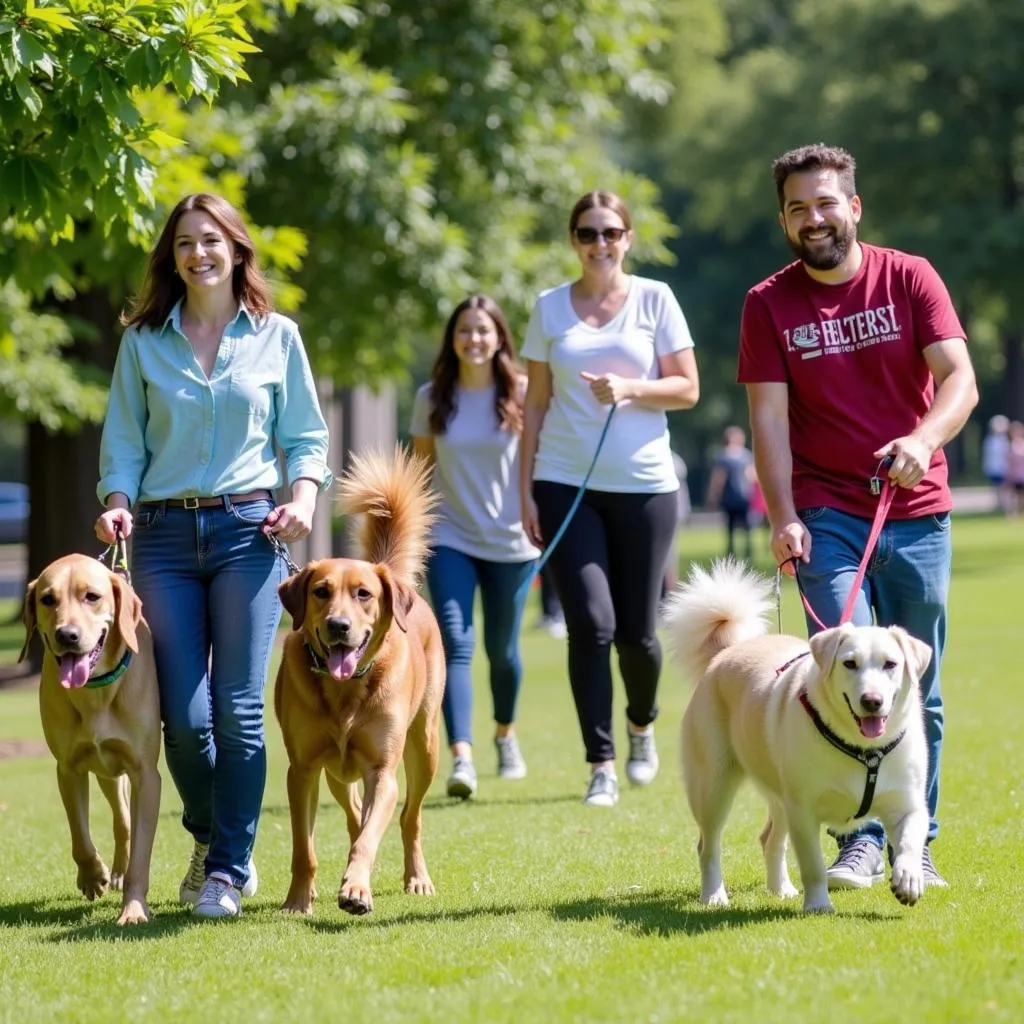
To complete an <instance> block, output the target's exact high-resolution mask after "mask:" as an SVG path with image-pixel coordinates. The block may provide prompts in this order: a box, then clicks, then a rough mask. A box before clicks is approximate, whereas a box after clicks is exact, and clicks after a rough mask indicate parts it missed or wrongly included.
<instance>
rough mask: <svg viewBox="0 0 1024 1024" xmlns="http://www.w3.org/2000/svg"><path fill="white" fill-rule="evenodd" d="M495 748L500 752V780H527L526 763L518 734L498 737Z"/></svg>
mask: <svg viewBox="0 0 1024 1024" xmlns="http://www.w3.org/2000/svg"><path fill="white" fill-rule="evenodd" d="M494 747H495V749H496V750H497V751H498V778H499V779H525V778H526V762H525V761H524V760H523V752H522V751H521V750H520V749H519V740H517V739H516V734H515V733H514V732H510V733H509V734H508V735H507V736H501V737H496V738H495V740H494Z"/></svg>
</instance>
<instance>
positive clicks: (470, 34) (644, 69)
mask: <svg viewBox="0 0 1024 1024" xmlns="http://www.w3.org/2000/svg"><path fill="white" fill-rule="evenodd" d="M274 13H275V20H274V22H273V23H272V24H270V25H268V26H267V29H266V31H264V32H260V33H257V34H256V36H255V38H256V41H257V43H258V45H259V46H260V49H261V51H262V52H261V54H260V55H259V56H257V57H254V58H253V60H252V61H251V62H250V64H249V65H248V66H249V69H250V71H251V74H252V77H253V87H246V88H244V89H239V90H231V91H230V92H229V94H228V95H229V96H230V103H228V104H227V105H226V106H225V108H224V109H223V111H222V112H221V115H220V116H221V118H222V119H223V120H224V121H226V122H230V123H231V124H233V125H236V126H238V125H244V126H245V127H244V128H243V129H242V132H243V134H244V136H245V140H246V141H245V144H244V146H243V147H242V152H241V153H239V154H235V155H233V156H230V157H228V158H227V162H228V164H229V165H231V166H233V167H235V168H236V169H237V170H238V171H239V172H240V173H242V174H243V175H244V176H245V177H246V179H247V181H248V182H249V193H248V194H249V208H250V211H251V212H252V213H253V215H254V217H255V218H256V219H257V220H266V219H270V218H274V217H277V218H283V217H287V219H288V221H289V223H292V224H295V225H296V226H298V227H299V228H301V230H302V231H303V232H304V233H305V235H306V237H307V239H308V243H309V257H308V258H307V260H306V261H305V263H304V265H303V267H302V270H301V271H300V272H299V274H298V276H297V280H298V283H299V284H300V285H301V286H302V288H303V289H304V290H305V292H306V301H305V303H304V304H303V308H302V313H301V322H302V327H303V332H304V336H305V337H306V339H307V342H308V343H309V345H310V348H311V350H312V351H313V352H314V355H315V358H316V361H317V364H318V367H319V368H320V369H321V370H324V371H326V372H328V373H330V374H331V375H332V376H334V377H335V379H337V380H340V381H342V382H344V383H351V382H353V381H366V380H369V381H373V380H375V379H380V378H381V377H383V376H390V375H393V374H396V373H399V374H400V373H402V372H403V371H406V370H407V368H408V365H409V359H410V356H411V351H412V348H413V346H414V342H415V340H416V339H417V338H418V337H421V336H428V337H429V339H430V341H429V344H430V346H431V347H432V346H433V345H435V344H436V339H437V335H438V332H439V329H440V322H441V320H442V318H443V316H444V315H445V314H446V312H447V310H448V309H450V308H451V306H452V305H454V303H455V302H457V301H458V300H459V299H460V298H461V297H462V296H463V295H464V294H466V293H467V292H469V291H470V290H473V289H476V288H483V289H486V290H488V291H490V292H492V293H493V294H494V295H495V296H496V297H497V298H499V300H501V301H502V302H504V303H505V304H506V305H507V306H508V307H509V312H510V314H512V315H513V319H514V320H515V321H516V322H517V323H520V324H521V323H523V322H524V320H525V311H526V309H527V308H528V306H529V304H530V303H531V302H532V301H533V299H534V298H535V297H536V293H537V290H538V289H539V288H540V287H543V286H550V285H553V284H555V283H557V282H558V281H559V280H561V279H562V278H563V277H564V275H565V274H566V273H567V272H568V271H569V269H570V266H571V263H570V262H569V261H571V252H570V250H569V247H568V246H567V245H566V244H565V243H566V238H567V216H568V212H569V208H570V205H571V203H572V202H573V200H574V199H575V198H576V196H577V195H578V194H579V193H580V192H582V191H584V190H586V189H591V188H611V189H616V190H618V191H621V192H622V193H623V195H625V196H626V198H627V200H628V201H629V202H630V203H631V205H632V206H633V207H634V209H635V211H636V213H637V220H638V223H637V231H638V236H639V241H640V245H639V247H638V248H639V249H640V251H641V252H642V253H643V254H644V255H645V256H646V257H647V258H648V259H650V260H653V261H662V260H665V259H667V258H669V256H668V252H667V250H666V249H665V247H664V244H663V240H664V239H665V238H666V237H667V236H668V235H669V234H670V233H671V228H670V226H669V224H668V223H667V221H666V220H665V218H664V216H663V215H662V214H661V213H660V211H659V209H658V203H657V199H658V195H657V190H656V188H655V187H654V186H653V184H652V183H651V182H650V181H649V180H646V179H644V178H643V177H641V176H638V175H635V174H629V173H625V172H623V171H622V169H621V168H620V166H619V161H618V160H617V154H616V152H615V140H616V138H617V136H618V133H619V130H620V125H619V123H618V118H619V106H618V103H617V99H618V98H619V97H621V96H624V95H627V94H628V95H633V96H636V97H640V98H643V99H645V100H664V99H665V98H666V97H667V90H666V85H665V81H664V79H663V78H662V77H660V76H659V75H658V74H656V73H655V72H654V71H653V70H652V68H651V58H652V55H653V54H654V53H655V51H656V50H657V49H658V48H659V47H660V46H662V45H663V44H664V42H665V40H666V32H665V28H664V26H663V25H662V23H661V20H660V15H659V6H658V4H657V3H656V2H655V0H562V2H559V3H550V4H523V3H520V2H518V0H449V2H447V3H444V4H423V3H421V2H419V0H394V2H389V3H381V2H363V3H353V4H343V3H337V2H335V0H305V2H301V3H300V4H299V5H298V7H297V9H296V11H295V14H294V16H290V17H289V16H288V15H287V12H284V11H281V10H276V11H275V12H274ZM242 154H244V155H242Z"/></svg>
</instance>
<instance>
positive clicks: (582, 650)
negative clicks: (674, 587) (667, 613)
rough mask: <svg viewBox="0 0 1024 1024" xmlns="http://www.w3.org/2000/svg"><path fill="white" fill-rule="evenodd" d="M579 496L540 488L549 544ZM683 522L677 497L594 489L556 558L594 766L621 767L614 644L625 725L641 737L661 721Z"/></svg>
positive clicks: (536, 491) (572, 675)
mask: <svg viewBox="0 0 1024 1024" xmlns="http://www.w3.org/2000/svg"><path fill="white" fill-rule="evenodd" d="M576 491H577V488H575V487H570V486H568V485H567V484H555V483H549V482H547V481H544V480H538V481H535V482H534V485H533V496H534V499H535V500H536V502H537V512H538V515H539V517H540V528H541V531H542V532H543V534H544V536H545V538H552V537H554V535H555V533H556V532H557V530H558V528H559V526H560V525H561V524H562V521H563V520H564V519H565V516H566V513H567V512H568V511H569V506H570V505H571V504H572V502H573V499H574V498H575V496H576ZM678 514H679V513H678V503H677V500H676V495H675V493H674V492H673V493H668V494H616V493H611V492H608V491H589V490H588V491H586V492H585V493H584V496H583V500H582V501H581V502H580V506H579V508H578V509H577V510H576V513H575V515H574V516H573V518H572V520H571V521H570V523H569V527H568V529H567V530H566V531H565V534H564V535H563V537H562V539H561V540H560V541H559V543H558V546H557V547H556V548H555V550H554V553H553V554H552V556H551V561H550V562H549V565H550V566H551V569H552V571H553V573H554V576H555V582H556V585H557V587H558V596H559V597H560V598H561V599H562V607H563V609H564V611H565V621H566V625H567V626H568V630H569V681H570V683H571V685H572V695H573V699H574V700H575V702H576V713H577V715H578V716H579V721H580V730H581V731H582V733H583V743H584V746H585V747H586V751H587V761H589V762H590V763H591V764H596V763H600V762H602V761H614V760H615V742H614V739H613V730H612V668H611V645H612V643H614V644H615V650H616V652H617V653H618V656H619V671H620V673H621V674H622V681H623V682H624V683H625V687H626V717H627V718H628V719H629V721H630V722H632V723H633V725H636V726H639V727H641V728H642V727H644V726H647V725H649V724H650V723H651V722H653V721H654V719H655V718H656V717H657V714H658V707H657V694H658V676H659V675H660V674H661V645H660V644H659V642H658V637H657V635H656V633H655V626H656V624H657V617H658V601H659V599H660V597H661V586H662V581H663V579H664V577H665V566H666V565H667V563H668V557H669V553H670V550H671V547H672V542H673V539H674V537H675V532H676V520H677V517H678Z"/></svg>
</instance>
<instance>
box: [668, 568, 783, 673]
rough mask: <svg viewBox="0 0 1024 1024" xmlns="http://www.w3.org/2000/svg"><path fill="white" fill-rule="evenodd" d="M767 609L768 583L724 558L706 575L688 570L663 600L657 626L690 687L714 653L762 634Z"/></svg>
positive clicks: (770, 607)
mask: <svg viewBox="0 0 1024 1024" xmlns="http://www.w3.org/2000/svg"><path fill="white" fill-rule="evenodd" d="M772 608H773V602H772V583H771V580H769V579H768V578H767V577H765V576H762V575H761V574H760V573H758V572H755V571H754V570H753V569H748V568H747V567H746V566H744V565H742V564H741V563H740V562H737V561H735V560H734V559H731V558H729V559H723V560H720V561H717V562H715V563H714V564H713V565H712V566H711V571H710V572H708V571H707V570H705V569H702V568H701V567H700V566H696V565H695V566H692V567H691V569H690V575H689V578H688V579H687V580H686V582H685V583H680V584H679V585H678V586H677V587H676V589H675V590H674V591H673V592H672V593H671V594H670V595H669V596H668V598H667V599H666V601H665V605H664V610H663V612H662V623H663V625H664V626H665V628H666V629H667V630H668V645H669V649H670V651H671V652H672V655H673V656H674V658H675V660H676V662H677V663H678V664H679V665H680V666H681V668H682V669H683V672H684V674H685V675H686V677H687V678H688V679H689V680H690V681H691V682H693V683H696V682H697V680H698V679H700V677H701V676H702V675H704V673H705V672H706V671H707V668H708V665H709V664H710V663H711V659H712V658H714V656H715V655H716V654H718V652H719V651H723V650H725V648H726V647H731V646H732V645H733V644H735V643H739V642H740V641H741V640H749V639H751V638H752V637H755V636H763V635H764V634H765V633H767V632H768V615H769V613H770V612H771V610H772Z"/></svg>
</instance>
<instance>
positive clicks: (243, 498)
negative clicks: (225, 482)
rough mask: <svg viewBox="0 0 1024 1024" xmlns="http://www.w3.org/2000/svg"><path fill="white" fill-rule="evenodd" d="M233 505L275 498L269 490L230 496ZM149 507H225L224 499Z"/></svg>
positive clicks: (170, 500) (167, 501) (169, 500)
mask: <svg viewBox="0 0 1024 1024" xmlns="http://www.w3.org/2000/svg"><path fill="white" fill-rule="evenodd" d="M226 497H227V499H228V501H230V502H231V504H232V505H245V504H247V503H248V502H250V501H273V500H274V496H273V495H272V494H271V493H270V491H268V490H260V491H249V492H248V494H228V495H226ZM145 504H147V505H166V506H167V507H168V508H193V509H194V508H216V507H218V506H223V504H224V497H220V498H165V499H164V500H163V501H147V502H145Z"/></svg>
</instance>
